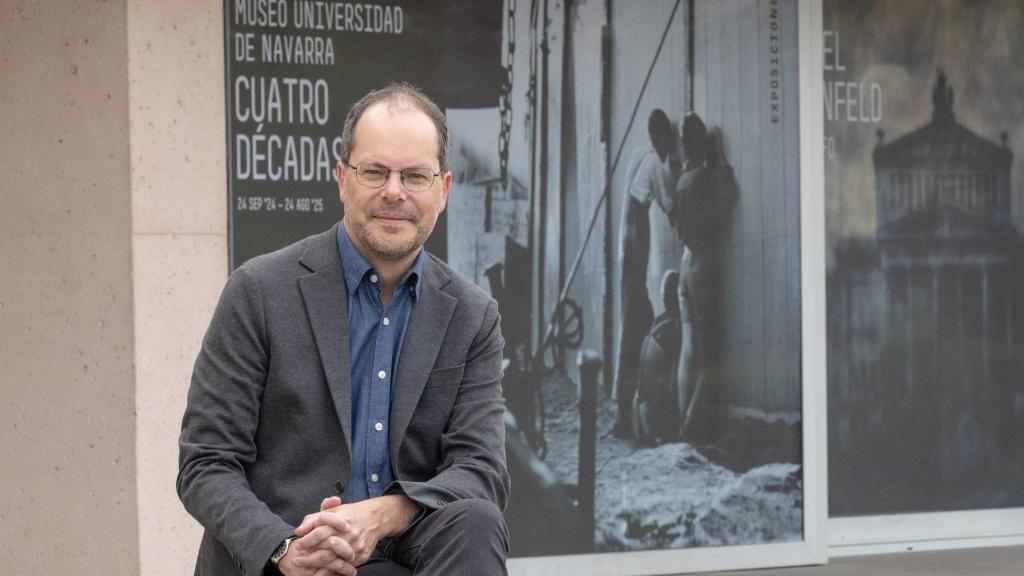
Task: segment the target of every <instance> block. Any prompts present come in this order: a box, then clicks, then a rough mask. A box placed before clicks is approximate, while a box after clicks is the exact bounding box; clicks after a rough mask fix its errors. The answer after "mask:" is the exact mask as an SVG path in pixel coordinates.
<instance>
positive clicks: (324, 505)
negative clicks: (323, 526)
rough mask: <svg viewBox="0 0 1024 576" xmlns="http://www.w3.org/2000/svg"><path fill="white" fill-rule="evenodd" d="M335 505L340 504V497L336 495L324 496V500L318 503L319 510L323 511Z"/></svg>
mask: <svg viewBox="0 0 1024 576" xmlns="http://www.w3.org/2000/svg"><path fill="white" fill-rule="evenodd" d="M337 506H341V498H338V497H337V496H329V497H327V498H324V501H323V502H321V503H320V511H321V512H323V511H324V510H330V509H331V508H335V507H337Z"/></svg>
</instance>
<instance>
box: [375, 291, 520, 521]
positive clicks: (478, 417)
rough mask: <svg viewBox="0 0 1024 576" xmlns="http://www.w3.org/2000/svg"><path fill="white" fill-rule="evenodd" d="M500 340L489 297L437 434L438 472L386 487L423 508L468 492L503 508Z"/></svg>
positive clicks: (505, 477) (504, 473)
mask: <svg viewBox="0 0 1024 576" xmlns="http://www.w3.org/2000/svg"><path fill="white" fill-rule="evenodd" d="M504 346H505V341H504V339H503V338H502V336H501V326H500V316H499V314H498V306H497V303H496V302H495V301H494V300H489V302H488V305H487V308H486V311H485V312H484V314H483V321H482V322H481V325H480V327H479V329H478V330H477V333H476V336H475V337H474V338H473V342H472V344H471V345H470V348H469V353H468V355H467V358H466V364H465V368H464V370H463V372H462V381H461V382H460V383H459V391H458V393H457V394H456V397H455V403H454V406H453V407H452V411H451V415H450V417H449V419H448V424H447V426H446V428H445V432H444V434H443V435H442V436H441V454H442V459H443V461H442V463H441V466H440V467H439V468H438V470H439V472H438V474H437V475H436V476H434V477H433V478H431V479H430V480H428V481H426V482H414V481H408V480H398V481H396V482H394V483H393V484H392V485H391V486H389V487H388V490H387V491H386V492H388V493H394V492H401V493H404V494H405V495H406V496H408V497H409V498H410V499H412V500H413V501H415V502H416V503H417V504H419V505H420V506H423V507H424V508H428V509H437V508H441V507H443V506H445V505H447V504H450V503H451V502H454V501H456V500H464V499H470V498H477V499H483V500H489V501H491V502H493V503H494V504H495V505H496V506H497V507H498V508H499V509H501V510H504V509H505V506H506V505H507V504H508V496H509V485H510V482H509V474H508V466H507V464H506V461H505V421H504V417H505V400H504V397H503V396H502V392H501V358H502V349H503V348H504Z"/></svg>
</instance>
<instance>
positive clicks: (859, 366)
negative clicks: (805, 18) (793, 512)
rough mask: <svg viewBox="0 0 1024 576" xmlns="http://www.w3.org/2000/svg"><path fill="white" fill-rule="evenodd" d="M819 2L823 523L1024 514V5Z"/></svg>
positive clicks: (880, 0) (951, 0) (884, 0)
mask: <svg viewBox="0 0 1024 576" xmlns="http://www.w3.org/2000/svg"><path fill="white" fill-rule="evenodd" d="M824 8H825V10H824V78H825V90H824V104H825V156H826V162H825V165H826V206H827V218H826V222H827V239H828V279H827V282H828V382H829V391H828V423H829V424H828V426H829V479H830V480H829V496H830V501H829V509H830V514H831V515H832V516H846V517H850V516H868V515H881V514H905V513H913V512H950V511H961V510H976V509H999V508H1012V507H1020V506H1024V490H1022V487H1024V468H1022V467H1021V466H1020V462H1021V461H1022V458H1024V442H1022V440H1021V439H1022V436H1021V434H1020V429H1021V426H1022V425H1024V364H1022V360H1021V356H1020V353H1019V351H1020V343H1021V342H1022V341H1024V307H1022V304H1024V301H1022V296H1021V295H1022V294H1024V291H1022V288H1024V252H1022V242H1021V226H1022V225H1024V210H1022V201H1024V194H1022V192H1021V182H1022V177H1024V167H1022V165H1021V162H1020V160H1019V158H1018V156H1019V154H1020V153H1021V151H1022V150H1024V148H1022V142H1024V104H1022V102H1021V99H1020V94H1021V93H1022V90H1024V66H1022V65H1021V63H1020V61H1019V58H1018V55H1019V54H1020V52H1021V48H1022V42H1024V40H1022V39H1021V35H1020V30H1021V29H1022V26H1024V6H1022V5H1021V3H1019V2H1015V1H990V2H969V1H966V0H962V1H961V0H949V1H943V2H930V1H923V0H920V1H902V0H900V1H889V0H875V1H870V2H840V1H836V0H826V2H825V5H824ZM979 38H984V41H978V39H979Z"/></svg>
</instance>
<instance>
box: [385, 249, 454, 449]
mask: <svg viewBox="0 0 1024 576" xmlns="http://www.w3.org/2000/svg"><path fill="white" fill-rule="evenodd" d="M423 281H424V282H423V285H421V287H420V295H419V298H418V299H417V300H416V303H415V304H414V305H413V307H412V312H411V313H410V314H409V323H408V324H407V325H406V328H405V338H404V339H403V341H402V351H401V353H400V354H399V356H398V377H397V379H396V380H395V385H394V389H393V390H392V394H391V430H390V433H389V443H388V444H389V446H390V449H391V465H392V468H397V466H396V464H397V462H398V449H399V447H400V446H401V444H402V439H403V438H404V437H405V430H406V428H408V426H409V420H411V419H412V413H413V411H414V410H415V409H416V405H417V404H419V401H420V395H421V394H422V393H423V387H424V386H425V385H426V383H427V377H428V376H430V370H431V369H432V368H433V367H434V362H435V360H436V359H437V353H438V352H439V351H440V350H441V343H442V341H443V340H444V335H445V332H447V330H448V324H449V322H451V319H452V314H454V312H455V305H456V303H457V300H456V299H455V297H453V296H450V295H448V294H446V293H445V292H442V291H441V290H440V288H441V287H442V286H444V285H445V284H447V283H448V276H447V275H446V274H445V273H444V272H443V270H442V269H441V268H440V266H438V265H437V264H436V263H434V262H433V261H432V260H431V257H430V256H429V255H425V257H424V261H423Z"/></svg>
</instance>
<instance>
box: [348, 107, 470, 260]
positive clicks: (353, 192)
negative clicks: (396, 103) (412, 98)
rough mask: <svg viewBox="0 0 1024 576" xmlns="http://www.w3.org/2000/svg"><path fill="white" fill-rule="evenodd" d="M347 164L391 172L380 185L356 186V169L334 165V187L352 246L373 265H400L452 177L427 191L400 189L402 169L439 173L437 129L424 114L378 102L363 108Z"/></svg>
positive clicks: (421, 238) (426, 229) (421, 237)
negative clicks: (421, 169) (396, 262)
mask: <svg viewBox="0 0 1024 576" xmlns="http://www.w3.org/2000/svg"><path fill="white" fill-rule="evenodd" d="M354 140H355V142H354V146H353V148H352V153H351V155H350V156H349V159H348V163H349V164H351V165H352V166H358V165H359V164H360V163H373V164H379V165H381V166H384V167H386V168H390V169H392V170H394V172H392V173H391V174H390V175H389V176H388V180H387V182H386V183H385V184H384V186H382V187H380V188H370V187H367V186H364V185H362V184H360V183H359V180H358V179H357V178H356V170H354V169H352V168H349V167H348V166H347V165H346V164H345V162H344V161H340V162H338V166H337V169H338V188H339V191H340V193H341V202H342V204H344V206H345V217H344V224H345V229H346V230H347V231H348V233H349V236H350V237H351V238H352V241H353V243H354V244H355V245H356V247H357V248H359V251H360V252H362V253H363V255H364V256H366V257H367V259H369V260H370V261H371V262H377V261H388V262H395V261H400V260H403V259H405V258H408V257H410V256H413V255H414V254H416V251H417V250H419V248H420V247H421V246H423V243H424V242H425V241H426V240H427V237H428V236H430V232H431V231H432V230H433V229H434V224H435V223H436V222H437V217H438V216H439V215H440V214H441V212H442V211H444V207H445V204H446V203H447V201H448V190H449V189H450V188H451V184H452V174H451V172H447V173H444V174H441V176H439V177H436V178H434V182H433V184H432V185H431V187H430V189H428V190H425V191H422V192H410V191H408V190H406V189H405V188H404V187H403V186H402V180H401V175H400V173H399V171H400V170H403V169H406V168H429V169H430V170H431V171H432V172H437V171H438V169H439V167H438V159H437V129H436V128H435V127H434V123H433V122H432V121H431V120H430V117H428V116H427V115H426V114H424V113H423V112H421V111H419V110H417V109H415V108H412V107H407V108H404V109H403V108H396V109H389V108H388V105H387V104H386V103H378V104H375V105H373V106H371V107H369V108H367V109H366V111H365V112H364V113H363V115H362V117H361V118H360V119H359V122H358V123H357V124H356V128H355V136H354Z"/></svg>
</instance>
